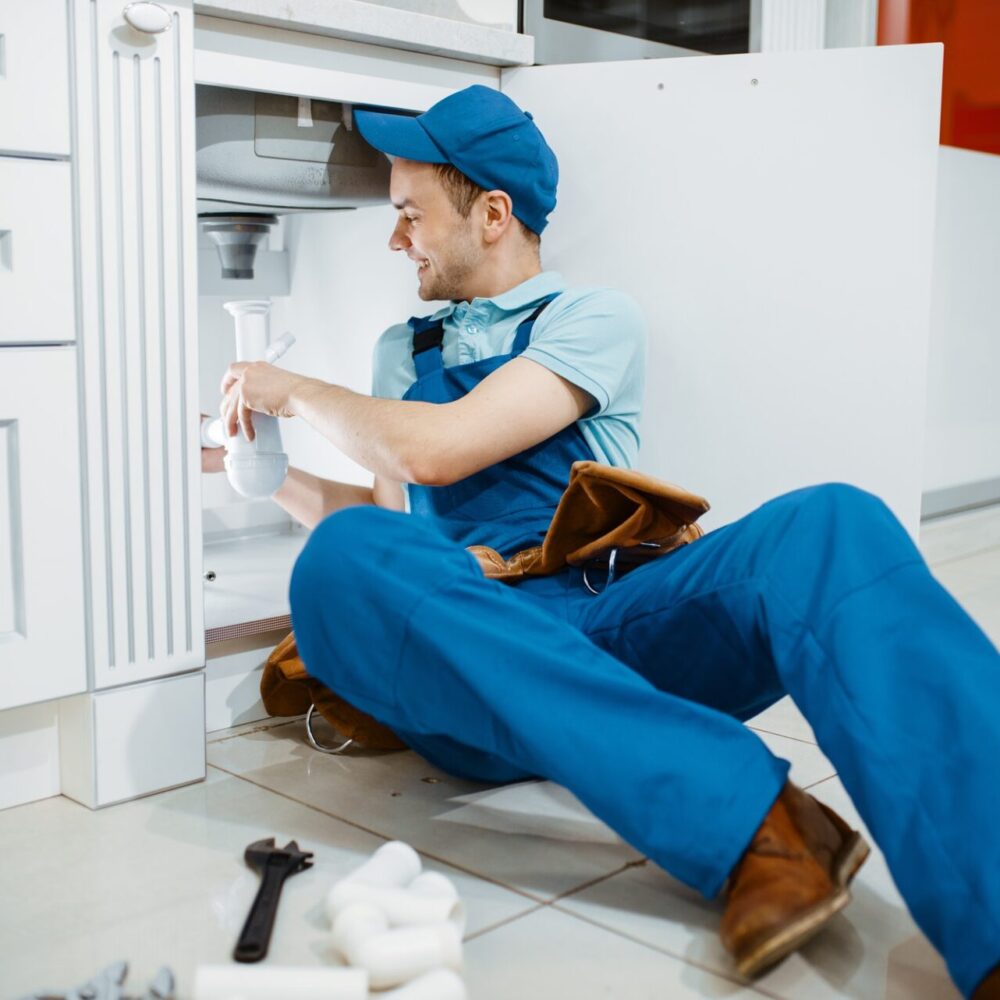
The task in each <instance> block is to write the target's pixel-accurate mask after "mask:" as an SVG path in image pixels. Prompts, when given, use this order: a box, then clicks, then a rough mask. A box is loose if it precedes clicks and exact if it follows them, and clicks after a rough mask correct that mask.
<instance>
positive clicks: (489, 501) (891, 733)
mask: <svg viewBox="0 0 1000 1000" xmlns="http://www.w3.org/2000/svg"><path fill="white" fill-rule="evenodd" d="M545 301H548V300H545ZM545 301H543V302H541V304H540V308H539V309H536V310H535V313H534V314H533V315H532V317H531V318H530V319H529V320H526V321H525V322H524V323H522V324H521V326H520V327H519V328H518V331H517V334H516V338H515V342H514V345H513V350H512V353H511V354H509V355H503V356H498V357H494V358H490V359H487V360H483V361H477V362H473V363H471V364H464V365H458V366H455V367H452V368H447V369H446V368H443V367H442V364H441V352H440V350H439V345H440V342H441V323H440V322H438V323H429V322H428V321H426V320H412V321H411V325H412V326H413V329H414V362H415V365H416V370H417V380H416V382H415V383H414V384H413V386H412V387H411V388H410V389H409V391H408V392H407V393H406V396H405V397H404V398H405V399H412V400H423V401H426V402H432V403H445V402H448V401H451V400H454V399H457V398H459V397H460V396H462V395H464V394H465V393H467V392H469V391H470V390H471V389H472V388H473V387H474V386H475V385H476V384H477V383H478V382H479V381H481V380H482V379H483V378H485V377H486V376H487V375H488V374H489V373H490V372H492V371H494V370H495V369H496V368H497V367H499V366H500V365H501V364H504V363H505V362H506V361H508V360H509V359H510V358H511V357H515V356H517V355H518V354H520V353H521V351H523V350H524V348H525V347H526V346H527V344H528V342H529V339H530V336H531V324H532V322H533V321H534V319H535V317H536V316H537V314H538V312H540V310H541V308H543V307H544V305H545ZM521 402H522V405H525V406H530V405H531V400H523V401H521ZM584 458H586V459H590V458H593V455H592V452H591V450H590V448H589V446H588V445H587V442H586V440H585V439H584V437H583V435H582V434H581V432H580V430H579V427H578V425H577V424H573V425H572V426H570V427H568V428H566V429H565V430H563V431H562V432H560V433H559V434H557V435H555V436H554V437H553V438H550V439H549V440H548V441H545V442H543V443H541V444H539V445H537V446H535V447H534V448H531V449H529V450H527V451H525V452H523V453H521V454H520V455H516V456H514V457H512V458H510V459H507V460H506V461H504V462H501V463H499V464H498V465H496V466H493V467H491V468H487V469H484V470H482V471H481V472H478V473H476V474H475V475H473V476H470V477H469V478H467V479H465V480H463V481H461V482H459V483H455V484H454V485H451V486H446V487H425V486H419V485H411V486H410V498H411V514H410V515H407V514H403V513H399V512H395V511H389V510H385V509H382V508H379V507H375V506H359V507H351V508H347V509H345V510H342V511H339V512H337V513H335V514H332V515H330V516H329V517H327V518H326V519H325V520H324V521H323V522H322V523H321V524H319V525H318V526H317V527H316V529H315V530H314V531H313V533H312V536H311V537H310V540H309V542H308V544H307V545H306V546H305V548H304V550H303V552H302V554H301V556H300V558H299V560H298V562H297V563H296V566H295V570H294V573H293V576H292V582H291V608H292V619H293V625H294V629H295V634H296V638H297V642H298V648H299V651H300V653H301V655H302V658H303V661H304V662H305V664H306V665H307V667H308V669H309V672H310V673H311V674H313V675H315V676H316V677H318V678H319V679H320V680H322V681H324V682H325V683H326V684H327V685H328V686H329V687H331V688H332V689H333V690H335V691H337V692H338V693H339V694H342V695H343V696H344V697H345V698H347V699H348V700H349V701H350V702H352V703H353V704H354V705H356V706H357V707H358V708H360V709H362V710H364V711H366V712H369V713H370V714H371V715H373V716H375V717H376V718H377V719H379V720H380V721H382V722H384V723H385V724H386V725H388V726H390V727H391V728H392V729H394V730H395V731H396V732H398V733H399V734H400V736H401V737H403V738H404V739H405V740H406V741H407V742H408V743H409V744H410V745H411V746H413V747H414V748H415V749H416V750H418V751H419V752H420V753H422V754H423V755H424V756H426V757H427V758H428V759H429V760H431V761H432V762H433V763H435V764H437V765H438V766H440V767H441V768H443V769H444V770H447V771H450V772H452V773H455V774H459V775H462V776H465V777H471V778H474V779H479V780H485V781H510V780H515V779H521V778H525V777H528V776H544V777H546V778H550V779H552V780H554V781H557V782H559V783H560V784H562V785H565V786H566V787H567V788H569V789H570V790H571V791H572V792H573V793H574V794H575V795H576V796H577V797H578V798H579V799H580V800H581V801H582V802H584V803H585V804H586V805H587V806H588V807H589V808H590V809H591V810H592V811H593V812H594V813H595V814H596V815H597V816H599V817H601V818H602V819H603V820H604V821H605V822H607V823H608V824H609V825H610V826H611V827H613V828H614V829H615V830H617V831H618V833H620V834H621V835H622V836H623V837H624V838H625V840H627V841H628V842H629V843H631V844H632V845H633V846H634V847H635V848H636V849H637V850H639V851H641V852H643V853H644V854H646V855H647V856H649V857H650V858H651V859H652V860H654V861H655V862H657V863H658V864H659V865H661V866H662V867H663V868H665V869H666V870H667V871H669V872H670V873H671V874H672V875H674V876H675V877H677V878H678V879H680V880H682V881H683V882H685V883H687V884H688V885H690V886H692V887H694V888H696V889H697V890H699V891H700V892H702V893H703V894H704V895H706V896H708V897H711V896H714V895H715V894H717V893H718V891H719V890H720V888H721V887H722V884H723V882H724V880H725V879H726V877H727V875H728V874H729V872H730V870H731V869H732V867H733V865H734V864H735V863H736V861H737V860H738V859H739V857H740V856H741V854H742V853H743V851H744V849H745V848H746V846H747V844H748V843H749V841H750V839H751V837H752V836H753V834H754V832H755V831H756V830H757V827H758V826H759V825H760V823H761V821H762V819H763V818H764V816H765V814H766V813H767V812H768V810H769V808H770V806H771V804H772V803H773V801H774V799H775V798H776V796H777V794H778V792H779V791H780V790H781V787H782V785H783V784H784V782H785V780H786V774H787V771H788V764H787V763H786V762H785V761H783V760H779V759H778V758H776V757H774V756H773V755H772V754H771V753H770V751H769V750H768V749H767V748H766V746H765V745H764V744H763V743H762V742H761V741H760V739H759V738H758V737H757V736H756V735H755V734H754V733H753V732H752V731H751V730H749V729H747V728H746V727H745V726H743V725H742V723H741V720H745V719H748V718H750V717H752V716H753V715H755V714H757V713H758V712H760V711H761V710H763V709H764V708H766V707H767V706H768V705H770V704H772V703H773V702H774V701H776V700H777V699H778V698H780V697H781V696H782V695H784V694H785V693H789V694H791V696H792V697H793V699H794V700H795V702H796V704H797V705H798V706H799V708H800V709H801V710H802V712H803V714H804V715H805V717H806V718H807V719H808V720H809V722H810V723H811V724H812V726H813V729H814V731H815V733H816V738H817V740H818V742H819V746H820V747H821V748H822V750H823V751H824V753H825V754H826V755H827V756H828V757H829V758H830V760H831V761H832V762H833V764H834V765H835V767H836V768H837V772H838V774H839V776H840V778H841V780H842V782H843V784H844V786H845V787H846V789H847V791H848V793H849V794H850V795H851V798H852V799H853V801H854V803H855V804H856V806H857V808H858V810H859V812H860V813H861V815H862V817H863V818H864V820H865V823H866V824H867V826H868V828H869V829H870V830H871V832H872V834H873V835H874V837H875V839H876V840H877V842H878V844H879V846H880V848H881V849H882V851H883V852H884V853H885V856H886V858H887V860H888V863H889V867H890V869H891V871H892V874H893V876H894V878H895V880H896V883H897V885H898V887H899V889H900V891H901V893H902V895H903V897H904V898H905V899H906V901H907V904H908V905H909V907H910V910H911V912H912V914H913V916H914V918H915V920H916V922H917V923H918V924H919V925H920V927H921V929H922V930H923V931H924V933H926V934H927V936H928V937H929V938H930V940H931V942H932V943H933V944H934V945H935V946H936V947H937V948H938V949H939V951H941V953H942V954H943V955H944V957H945V959H946V961H947V962H948V965H949V969H950V972H951V974H952V976H953V978H954V979H955V981H956V983H957V984H958V986H959V987H960V989H962V990H963V992H965V993H966V994H968V993H969V992H971V990H972V989H973V988H974V987H975V985H976V984H977V983H978V982H979V980H980V979H981V978H982V977H983V976H984V975H985V973H986V972H987V971H988V970H989V969H990V968H991V967H992V966H993V965H994V964H996V963H997V961H1000V655H998V653H997V651H996V649H995V648H994V647H993V646H992V644H991V643H990V641H989V640H988V639H987V638H986V636H985V635H984V634H983V633H982V632H981V631H980V630H979V628H978V627H977V626H976V625H975V624H974V623H973V622H972V620H971V619H970V618H969V617H968V616H967V615H966V614H965V613H964V612H963V611H962V609H961V608H960V607H959V606H958V605H957V604H956V603H955V601H954V600H953V599H952V598H951V597H950V595H949V594H948V593H947V592H946V591H945V590H944V589H943V588H942V587H940V586H939V585H938V584H937V582H936V581H935V580H934V578H933V577H932V576H931V574H930V572H929V570H928V568H927V566H926V564H925V563H924V561H923V559H922V558H921V556H920V554H919V552H918V551H917V549H916V548H915V547H914V545H913V543H912V541H911V540H910V538H909V536H908V535H907V533H906V531H905V530H904V529H903V528H902V526H901V525H900V524H899V523H898V521H897V520H896V519H895V518H894V517H893V515H892V514H891V513H890V512H889V510H888V509H887V508H886V506H885V505H884V504H883V503H882V502H881V501H880V500H878V499H877V498H876V497H874V496H872V495H870V494H867V493H865V492H863V491H861V490H858V489H855V488H853V487H850V486H845V485H840V484H828V485H823V486H816V487H811V488H808V489H803V490H798V491H796V492H794V493H789V494H786V495H784V496H780V497H778V498H776V499H774V500H772V501H770V502H769V503H767V504H764V505H763V506H762V507H761V508H759V509H758V510H756V511H754V512H753V513H752V514H750V515H748V516H747V517H744V518H742V519H741V520H739V521H736V522H733V523H732V524H729V525H726V526H725V527H722V528H719V529H718V530H716V531H713V532H710V533H709V534H707V535H706V536H705V537H704V538H702V539H700V540H698V541H697V542H694V543H693V544H691V545H687V546H685V547H683V548H681V549H678V550H676V551H675V552H672V553H670V554H668V555H666V556H663V557H661V558H659V559H656V560H653V561H652V562H650V563H647V564H645V565H642V566H640V567H639V568H637V569H634V570H632V571H631V572H630V573H628V574H627V575H625V576H623V577H620V578H619V579H616V580H615V581H614V582H613V583H612V584H611V585H610V586H608V587H606V588H605V589H604V590H602V591H601V593H600V594H599V595H598V596H594V595H593V594H591V593H590V592H589V590H588V589H587V588H586V587H585V586H584V583H583V579H582V572H581V570H579V569H573V568H569V569H567V570H565V571H563V572H561V573H557V574H555V575H553V576H548V577H541V578H529V579H526V580H524V581H522V582H520V583H517V584H505V583H500V582H497V581H494V580H488V579H486V578H485V577H484V576H483V574H482V572H481V571H480V569H479V566H478V564H477V562H476V560H475V558H474V557H473V556H472V555H471V554H470V553H469V552H467V551H466V550H465V546H466V545H470V544H473V543H479V544H485V545H490V546H492V547H493V548H495V549H497V550H498V551H499V552H501V553H502V554H503V555H505V556H509V555H511V554H512V553H513V552H515V551H517V550H518V549H521V548H524V547H525V546H527V545H533V544H537V543H538V542H540V540H541V538H542V535H543V534H544V532H545V529H546V527H547V525H548V522H549V519H550V517H551V514H552V511H553V510H554V509H555V506H556V503H557V502H558V499H559V496H560V494H561V493H562V491H563V489H564V487H565V485H566V482H567V479H568V475H569V467H570V465H571V464H572V462H573V461H575V460H577V459H584Z"/></svg>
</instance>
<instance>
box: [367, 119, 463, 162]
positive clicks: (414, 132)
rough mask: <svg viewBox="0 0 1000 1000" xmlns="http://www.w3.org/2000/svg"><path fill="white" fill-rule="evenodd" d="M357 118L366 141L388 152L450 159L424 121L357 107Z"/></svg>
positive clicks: (409, 157)
mask: <svg viewBox="0 0 1000 1000" xmlns="http://www.w3.org/2000/svg"><path fill="white" fill-rule="evenodd" d="M354 122H355V124H356V125H357V126H358V131H359V132H360V133H361V135H362V136H363V137H364V139H365V141H366V142H367V143H368V144H369V145H370V146H374V147H375V148H376V149H378V150H381V151H382V152H383V153H388V155H389V156H402V157H403V158H404V159H406V160H418V161H420V162H421V163H447V162H448V157H447V156H445V155H444V154H443V153H442V152H441V150H440V149H438V147H437V145H436V144H435V142H434V140H433V139H432V138H431V137H430V136H429V135H428V134H427V132H426V131H425V130H424V127H423V125H421V124H420V122H418V121H417V120H416V118H410V117H408V116H407V115H386V114H380V113H379V112H377V111H355V112H354Z"/></svg>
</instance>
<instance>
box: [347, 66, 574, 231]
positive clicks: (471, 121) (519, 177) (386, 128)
mask: <svg viewBox="0 0 1000 1000" xmlns="http://www.w3.org/2000/svg"><path fill="white" fill-rule="evenodd" d="M354 121H355V122H356V123H357V126H358V130H359V131H360V132H361V134H362V136H364V138H365V140H366V141H367V142H368V143H369V144H370V145H372V146H374V147H375V148H376V149H378V150H381V151H382V152H383V153H388V154H389V155H390V156H402V157H403V158H404V159H407V160H418V161H420V162H421V163H450V164H451V165H452V166H454V167H456V168H458V169H459V170H460V171H461V172H462V173H463V174H465V176H466V177H468V178H469V180H472V181H475V182H476V184H478V185H479V186H480V187H482V188H485V189H486V190H487V191H493V190H496V189H499V190H501V191H506V192H507V194H509V195H510V197H511V201H512V202H513V208H512V211H513V213H514V215H516V216H517V218H519V219H520V220H521V221H522V222H523V223H524V224H525V225H526V226H527V227H528V228H529V229H530V230H532V232H535V233H541V231H542V230H543V229H544V228H545V226H546V225H547V223H548V219H547V216H548V214H549V212H551V211H552V209H553V208H555V206H556V185H557V184H558V183H559V164H558V162H557V161H556V154H555V153H553V152H552V150H551V149H550V148H549V144H548V143H547V142H546V141H545V137H544V136H543V135H542V133H541V132H540V131H539V129H538V126H537V125H536V124H535V123H534V121H533V120H532V117H531V114H530V113H529V112H527V111H522V110H521V109H520V108H519V107H518V106H517V105H516V104H515V103H514V102H513V101H512V100H511V99H510V98H509V97H508V96H507V95H506V94H502V93H500V91H499V90H491V89H490V88H489V87H484V86H482V85H481V84H475V85H474V86H472V87H466V88H465V89H464V90H459V91H457V92H456V93H454V94H450V95H449V96H448V97H445V98H444V99H443V100H440V101H438V102H437V104H435V105H434V106H433V107H432V108H429V109H428V110H427V111H425V112H424V113H423V114H422V115H417V116H416V117H411V116H409V115H398V114H384V113H382V112H376V111H355V112H354Z"/></svg>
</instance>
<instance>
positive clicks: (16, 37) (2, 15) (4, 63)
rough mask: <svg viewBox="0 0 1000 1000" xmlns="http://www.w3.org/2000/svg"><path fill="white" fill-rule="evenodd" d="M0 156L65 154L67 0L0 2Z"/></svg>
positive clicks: (67, 141) (67, 64) (66, 120)
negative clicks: (6, 154) (0, 154)
mask: <svg viewBox="0 0 1000 1000" xmlns="http://www.w3.org/2000/svg"><path fill="white" fill-rule="evenodd" d="M0 152H4V153H47V154H55V155H62V156H68V155H69V47H68V45H67V39H66V0H4V2H3V3H0Z"/></svg>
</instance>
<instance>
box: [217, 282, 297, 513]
mask: <svg viewBox="0 0 1000 1000" xmlns="http://www.w3.org/2000/svg"><path fill="white" fill-rule="evenodd" d="M224 308H225V310H226V311H227V312H228V313H230V314H231V315H232V316H233V317H234V319H235V320H236V360H237V361H259V360H261V359H262V358H263V357H264V356H265V353H266V351H267V314H268V312H269V311H270V308H271V303H270V302H269V301H268V300H267V299H248V300H245V301H242V302H226V303H225V305H224ZM251 419H252V420H253V429H254V439H253V441H248V440H247V438H246V437H245V436H244V434H243V432H242V431H241V430H240V429H239V428H237V430H236V433H235V434H234V435H233V436H232V437H228V438H226V442H225V443H226V457H225V459H224V461H223V464H224V465H225V468H226V475H227V476H228V477H229V482H230V484H231V485H232V487H233V489H234V490H236V492H237V493H239V494H240V495H241V496H245V497H269V496H271V495H272V494H273V493H274V492H275V491H276V490H277V489H278V487H279V486H281V484H282V483H283V482H284V481H285V477H286V476H287V475H288V456H287V455H286V454H285V453H284V451H283V450H282V448H281V432H280V431H279V430H278V418H277V417H272V416H268V415H267V414H265V413H254V414H253V415H252V417H251Z"/></svg>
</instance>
